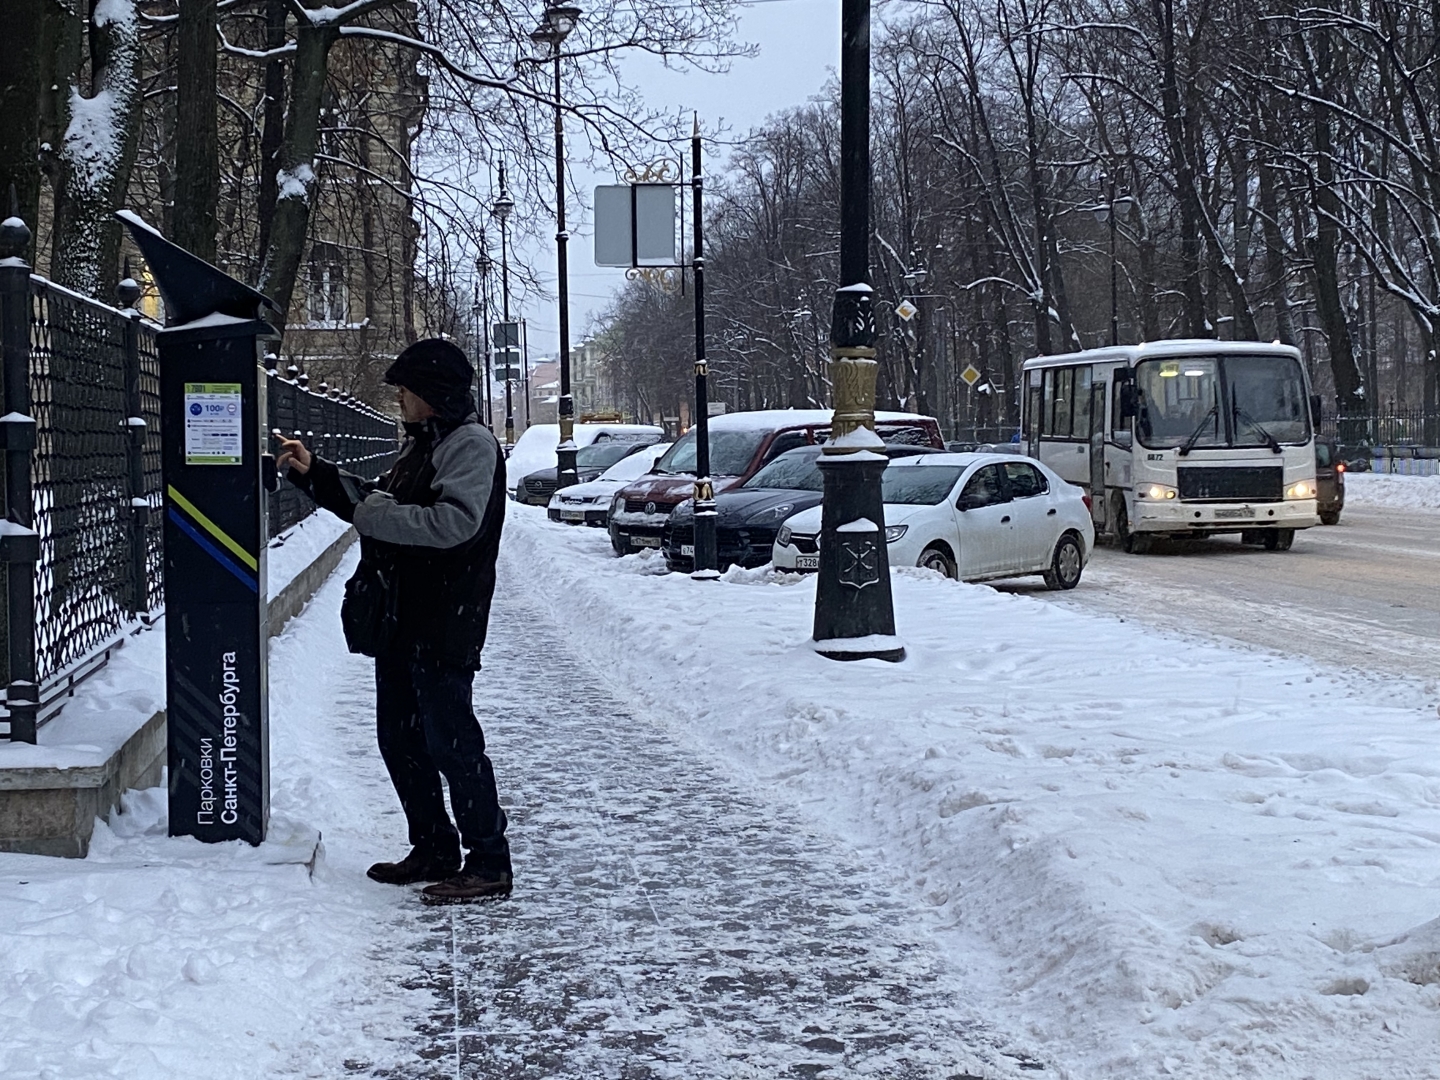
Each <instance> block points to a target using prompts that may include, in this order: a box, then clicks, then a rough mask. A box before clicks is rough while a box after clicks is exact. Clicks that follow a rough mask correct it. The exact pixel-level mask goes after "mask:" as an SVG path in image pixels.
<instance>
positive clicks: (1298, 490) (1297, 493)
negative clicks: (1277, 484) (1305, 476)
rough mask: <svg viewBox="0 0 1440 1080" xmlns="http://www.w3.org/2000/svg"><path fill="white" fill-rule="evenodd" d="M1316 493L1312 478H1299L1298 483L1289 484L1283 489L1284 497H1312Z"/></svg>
mask: <svg viewBox="0 0 1440 1080" xmlns="http://www.w3.org/2000/svg"><path fill="white" fill-rule="evenodd" d="M1316 493H1317V492H1316V489H1315V481H1314V480H1301V481H1300V482H1299V483H1298V484H1291V485H1290V486H1289V487H1288V488H1286V489H1285V498H1287V499H1313V498H1315V495H1316Z"/></svg>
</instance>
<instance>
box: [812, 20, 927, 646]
mask: <svg viewBox="0 0 1440 1080" xmlns="http://www.w3.org/2000/svg"><path fill="white" fill-rule="evenodd" d="M840 18H841V23H840V50H841V53H840V282H841V284H840V287H839V288H838V289H836V290H835V306H834V308H833V309H832V314H831V317H830V382H831V386H832V387H833V388H834V395H835V415H834V419H833V421H832V423H831V428H830V439H829V440H828V441H827V442H826V443H825V448H824V453H823V454H821V457H820V462H819V465H820V471H821V473H822V474H823V475H824V477H825V499H824V504H823V509H822V511H821V525H820V578H819V582H818V583H817V585H816V591H815V624H814V645H815V650H816V651H817V652H818V653H820V654H821V655H822V656H826V657H829V658H830V659H832V660H862V659H878V660H890V661H896V660H903V659H904V658H905V646H904V644H903V643H902V642H901V641H900V639H899V638H898V637H896V636H895V606H894V601H893V599H892V597H891V593H890V560H889V557H888V555H887V553H886V550H885V507H884V501H883V497H882V495H881V491H880V478H881V475H882V474H883V473H884V471H885V466H886V464H887V463H888V459H887V458H886V456H885V454H884V453H883V452H881V451H883V449H884V446H885V444H884V443H883V442H882V441H881V440H880V438H879V436H877V435H876V434H875V376H876V373H877V367H878V365H877V364H876V362H875V303H874V300H875V295H874V290H873V289H871V287H870V253H869V242H870V0H843V3H842V7H841V16H840Z"/></svg>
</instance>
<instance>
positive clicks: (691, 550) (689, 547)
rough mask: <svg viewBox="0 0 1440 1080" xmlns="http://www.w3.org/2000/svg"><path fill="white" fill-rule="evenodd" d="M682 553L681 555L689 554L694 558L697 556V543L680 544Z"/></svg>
mask: <svg viewBox="0 0 1440 1080" xmlns="http://www.w3.org/2000/svg"><path fill="white" fill-rule="evenodd" d="M680 554H681V555H688V556H689V557H690V558H692V559H693V558H694V557H695V545H694V544H681V545H680Z"/></svg>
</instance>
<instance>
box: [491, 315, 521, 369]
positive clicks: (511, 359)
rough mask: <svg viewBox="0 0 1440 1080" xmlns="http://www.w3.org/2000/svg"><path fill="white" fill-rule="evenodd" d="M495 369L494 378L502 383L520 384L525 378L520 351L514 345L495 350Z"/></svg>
mask: <svg viewBox="0 0 1440 1080" xmlns="http://www.w3.org/2000/svg"><path fill="white" fill-rule="evenodd" d="M500 325H502V326H503V325H504V324H503V323H502V324H500ZM493 367H494V377H495V378H496V379H498V380H499V381H500V382H519V381H520V380H521V379H522V378H524V376H523V375H522V374H521V370H520V367H521V364H520V350H519V348H517V347H516V346H514V345H509V346H506V347H504V348H499V349H495V350H494V364H493Z"/></svg>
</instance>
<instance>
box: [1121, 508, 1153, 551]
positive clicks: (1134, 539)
mask: <svg viewBox="0 0 1440 1080" xmlns="http://www.w3.org/2000/svg"><path fill="white" fill-rule="evenodd" d="M1115 535H1116V537H1117V538H1118V539H1119V540H1120V547H1121V548H1123V549H1124V550H1125V552H1126V553H1127V554H1129V555H1144V554H1145V553H1146V552H1147V551H1149V550H1150V537H1148V536H1144V535H1138V534H1136V533H1133V532H1131V531H1130V518H1129V516H1128V515H1127V514H1126V513H1125V503H1124V501H1123V500H1122V501H1121V503H1120V505H1119V507H1118V508H1117V509H1116V511H1115Z"/></svg>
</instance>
